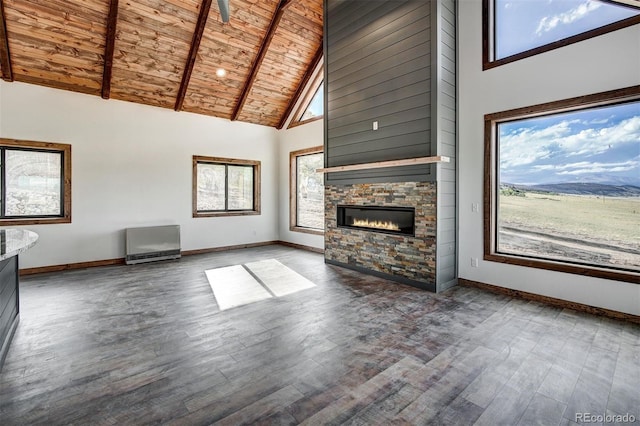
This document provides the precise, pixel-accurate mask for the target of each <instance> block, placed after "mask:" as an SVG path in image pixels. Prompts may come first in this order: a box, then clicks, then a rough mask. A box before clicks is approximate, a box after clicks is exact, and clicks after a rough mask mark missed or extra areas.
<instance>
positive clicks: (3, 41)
mask: <svg viewBox="0 0 640 426" xmlns="http://www.w3.org/2000/svg"><path fill="white" fill-rule="evenodd" d="M0 67H1V68H2V79H3V80H5V81H13V71H12V69H11V57H10V56H9V39H8V38H7V25H6V21H5V20H4V2H3V1H2V0H0Z"/></svg>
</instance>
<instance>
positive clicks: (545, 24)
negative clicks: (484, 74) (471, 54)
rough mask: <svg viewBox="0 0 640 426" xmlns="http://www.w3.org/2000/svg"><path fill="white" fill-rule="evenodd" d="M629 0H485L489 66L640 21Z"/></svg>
mask: <svg viewBox="0 0 640 426" xmlns="http://www.w3.org/2000/svg"><path fill="white" fill-rule="evenodd" d="M632 4H633V3H632V2H629V1H628V0H618V1H601V0H554V1H547V0H544V1H543V0H537V1H519V0H484V6H483V39H484V41H483V63H484V64H483V66H484V69H488V68H492V67H495V66H498V65H503V64H506V63H509V62H513V61H516V60H519V59H523V58H526V57H529V56H533V55H537V54H539V53H542V52H546V51H549V50H552V49H556V48H559V47H562V46H566V45H568V44H571V43H575V42H578V41H581V40H586V39H588V38H591V37H595V36H598V35H602V34H605V33H608V32H611V31H615V30H618V29H621V28H624V27H627V26H630V25H634V24H638V23H640V6H638V5H635V6H633V5H632Z"/></svg>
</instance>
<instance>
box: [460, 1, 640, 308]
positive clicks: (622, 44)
mask: <svg viewBox="0 0 640 426" xmlns="http://www.w3.org/2000/svg"><path fill="white" fill-rule="evenodd" d="M458 6H459V9H458V10H459V23H458V28H459V34H458V43H459V45H458V46H459V50H458V58H459V71H460V73H459V92H458V93H459V104H458V105H459V147H458V149H459V157H458V159H459V163H458V166H459V168H458V170H459V259H458V260H459V277H461V278H466V279H469V280H474V281H480V282H484V283H489V284H494V285H498V286H501V287H507V288H511V289H517V290H521V291H526V292H531V293H537V294H542V295H546V296H550V297H555V298H559V299H564V300H570V301H574V302H578V303H583V304H587V305H591V306H598V307H602V308H607V309H613V310H617V311H621V312H626V313H630V314H634V315H640V285H637V284H630V283H624V282H619V281H609V280H604V279H598V278H589V277H585V276H580V275H574V274H565V273H558V272H553V271H545V270H541V269H533V268H524V267H519V266H514V265H504V264H500V263H494V262H484V261H482V260H480V264H479V267H478V268H472V267H471V258H472V257H476V258H479V259H482V254H483V231H482V228H483V227H482V212H479V213H472V212H471V204H472V203H479V205H480V206H482V200H483V189H482V181H483V143H484V141H483V118H484V114H487V113H493V112H499V111H504V110H508V109H511V108H518V107H523V106H528V105H534V104H538V103H543V102H550V101H555V100H561V99H567V98H571V97H575V96H580V95H586V94H591V93H598V92H603V91H607V90H613V89H619V88H623V87H628V86H634V85H638V84H640V25H635V26H634V27H631V28H626V29H623V30H619V31H616V32H613V33H610V34H606V35H603V36H600V37H597V38H592V39H590V40H586V41H583V42H580V43H577V44H573V45H570V46H566V47H564V48H561V49H557V50H554V51H551V52H547V53H543V54H541V55H537V56H534V57H531V58H528V59H524V60H521V61H518V62H515V63H512V64H508V65H504V66H501V67H498V68H495V69H492V70H488V71H482V28H481V25H482V16H481V6H482V2H481V1H479V0H460V1H459V3H458Z"/></svg>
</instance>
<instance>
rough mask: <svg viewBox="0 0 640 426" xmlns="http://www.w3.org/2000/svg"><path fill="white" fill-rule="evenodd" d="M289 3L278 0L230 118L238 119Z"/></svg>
mask: <svg viewBox="0 0 640 426" xmlns="http://www.w3.org/2000/svg"><path fill="white" fill-rule="evenodd" d="M290 4H291V0H280V3H278V7H277V8H276V12H275V13H274V15H273V18H271V23H270V24H269V28H268V30H267V33H266V35H265V37H264V39H263V40H262V44H261V45H260V49H259V50H258V54H257V55H256V59H255V60H254V61H253V65H252V66H251V71H250V72H249V77H248V78H247V81H246V82H245V84H244V88H243V89H242V92H241V94H240V98H239V99H238V103H237V104H236V107H235V108H234V110H233V113H232V114H231V120H232V121H235V120H237V119H238V116H239V115H240V112H241V111H242V108H243V107H244V103H245V102H246V101H247V98H248V97H249V92H250V91H251V88H252V87H253V83H254V82H255V80H256V77H257V76H258V71H259V70H260V66H261V65H262V61H263V60H264V57H265V56H266V54H267V51H268V50H269V45H270V44H271V40H272V39H273V36H274V35H275V33H276V29H277V28H278V24H279V23H280V19H282V15H284V12H285V9H286V7H287V6H289V5H290Z"/></svg>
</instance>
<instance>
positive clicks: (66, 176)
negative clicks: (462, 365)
mask: <svg viewBox="0 0 640 426" xmlns="http://www.w3.org/2000/svg"><path fill="white" fill-rule="evenodd" d="M7 149H9V150H11V149H13V150H17V151H31V152H45V153H57V154H58V153H59V154H60V155H61V163H62V164H61V165H60V168H61V169H60V171H61V179H60V180H61V181H60V196H61V200H60V208H61V210H62V211H61V214H60V215H55V216H54V215H43V216H24V217H21V216H4V212H5V205H4V202H3V203H2V207H1V209H0V226H21V225H48V224H58V223H71V145H69V144H64V143H55V142H38V141H29V140H19V139H5V138H0V150H2V154H1V155H2V159H3V160H4V152H5V150H7ZM0 174H1V177H0V178H1V179H2V184H1V185H0V187H1V189H0V197H2V200H4V199H6V197H5V194H4V193H5V191H6V187H5V185H6V177H5V163H4V162H3V163H2V165H1V172H0Z"/></svg>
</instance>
